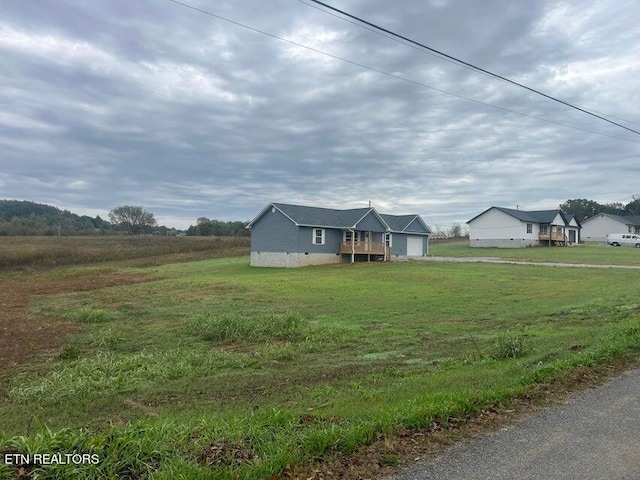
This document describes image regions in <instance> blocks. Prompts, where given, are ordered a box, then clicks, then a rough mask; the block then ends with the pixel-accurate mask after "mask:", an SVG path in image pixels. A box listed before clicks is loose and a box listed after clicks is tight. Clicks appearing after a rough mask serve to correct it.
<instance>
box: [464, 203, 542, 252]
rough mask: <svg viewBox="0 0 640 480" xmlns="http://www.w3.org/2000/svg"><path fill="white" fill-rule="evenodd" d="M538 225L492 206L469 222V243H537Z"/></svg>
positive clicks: (511, 244)
mask: <svg viewBox="0 0 640 480" xmlns="http://www.w3.org/2000/svg"><path fill="white" fill-rule="evenodd" d="M539 232H540V226H539V225H538V224H537V223H531V233H527V222H521V221H520V220H518V219H517V218H515V217H512V216H511V215H508V214H506V213H504V212H501V211H500V210H497V209H495V208H492V209H490V210H488V211H486V212H485V213H483V214H482V215H480V216H479V217H477V218H475V219H474V220H473V221H471V222H470V223H469V244H470V245H471V246H472V247H480V246H481V247H523V246H526V245H537V243H538V233H539Z"/></svg>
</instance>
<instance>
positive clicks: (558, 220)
mask: <svg viewBox="0 0 640 480" xmlns="http://www.w3.org/2000/svg"><path fill="white" fill-rule="evenodd" d="M551 225H560V226H562V227H564V220H563V219H562V216H561V215H560V214H557V215H556V218H554V219H553V223H552V224H551Z"/></svg>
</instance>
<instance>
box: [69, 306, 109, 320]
mask: <svg viewBox="0 0 640 480" xmlns="http://www.w3.org/2000/svg"><path fill="white" fill-rule="evenodd" d="M65 317H66V318H68V319H70V320H73V321H75V322H80V323H105V322H110V321H111V320H113V319H114V318H115V314H114V313H113V312H110V311H108V310H105V309H102V308H93V307H82V308H79V309H77V310H73V311H71V312H69V313H68V314H66V315H65Z"/></svg>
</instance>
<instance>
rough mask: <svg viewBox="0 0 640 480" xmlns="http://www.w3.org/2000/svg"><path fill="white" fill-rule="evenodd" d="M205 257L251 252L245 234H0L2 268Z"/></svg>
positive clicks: (0, 264)
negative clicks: (175, 257)
mask: <svg viewBox="0 0 640 480" xmlns="http://www.w3.org/2000/svg"><path fill="white" fill-rule="evenodd" d="M195 253H200V254H203V255H204V254H207V255H206V257H205V258H219V257H235V256H242V255H248V254H249V239H248V238H246V237H158V236H105V237H102V236H100V237H98V236H96V237H0V269H6V268H15V267H53V266H57V265H79V264H87V263H99V262H105V261H119V260H131V259H141V258H149V257H157V256H163V255H175V254H195Z"/></svg>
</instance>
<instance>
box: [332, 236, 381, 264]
mask: <svg viewBox="0 0 640 480" xmlns="http://www.w3.org/2000/svg"><path fill="white" fill-rule="evenodd" d="M340 253H341V254H343V255H351V261H352V262H353V261H354V259H355V255H366V256H367V261H371V260H372V258H371V257H383V258H382V259H383V260H384V261H387V260H389V259H390V258H391V248H390V247H389V246H388V245H387V244H386V243H384V242H366V241H355V242H354V241H350V240H347V241H343V242H340ZM374 260H375V259H374Z"/></svg>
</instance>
